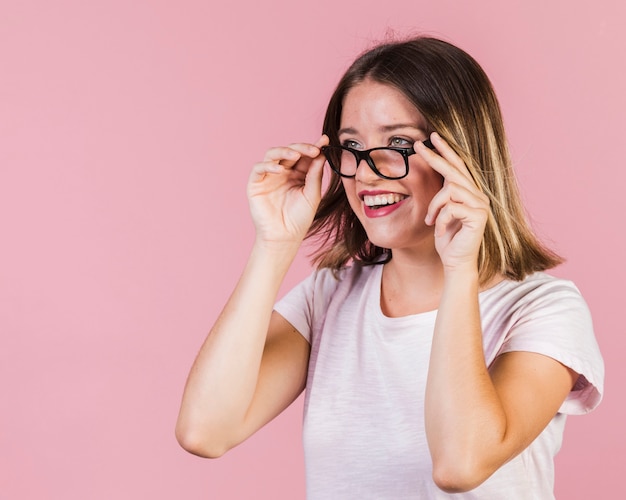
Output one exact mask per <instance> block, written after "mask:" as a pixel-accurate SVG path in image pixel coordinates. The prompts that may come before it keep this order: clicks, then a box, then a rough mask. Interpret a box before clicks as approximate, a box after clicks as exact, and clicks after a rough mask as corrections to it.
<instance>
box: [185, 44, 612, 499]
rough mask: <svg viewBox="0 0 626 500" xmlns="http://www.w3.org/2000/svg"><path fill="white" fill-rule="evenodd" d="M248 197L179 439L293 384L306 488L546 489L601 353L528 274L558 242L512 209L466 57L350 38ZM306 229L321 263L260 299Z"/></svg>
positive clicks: (591, 403)
mask: <svg viewBox="0 0 626 500" xmlns="http://www.w3.org/2000/svg"><path fill="white" fill-rule="evenodd" d="M326 161H328V163H329V164H330V166H331V168H332V169H333V171H334V175H333V177H332V180H331V181H330V185H329V187H328V189H327V191H326V192H325V194H324V196H323V197H321V182H322V170H323V167H324V164H325V162H326ZM248 197H249V200H250V208H251V213H252V217H253V220H254V223H255V227H256V240H255V244H254V247H253V250H252V252H251V255H250V258H249V261H248V263H247V266H246V268H245V270H244V272H243V275H242V277H241V279H240V281H239V283H238V284H237V286H236V288H235V290H234V292H233V294H232V296H231V298H230V299H229V301H228V303H227V304H226V306H225V308H224V310H223V312H222V314H221V316H220V317H219V319H218V320H217V322H216V324H215V326H214V327H213V329H212V331H211V333H210V334H209V336H208V337H207V339H206V341H205V343H204V345H203V347H202V349H201V350H200V353H199V355H198V357H197V359H196V361H195V363H194V365H193V368H192V370H191V373H190V375H189V379H188V382H187V386H186V388H185V393H184V397H183V402H182V407H181V412H180V417H179V421H178V424H177V436H178V439H179V441H180V443H181V444H182V446H183V447H184V448H185V449H187V450H189V451H190V452H192V453H195V454H197V455H201V456H207V457H216V456H220V455H221V454H223V453H224V452H225V451H227V450H228V449H230V448H232V447H233V446H235V445H237V444H238V443H240V442H242V441H243V440H245V439H246V438H247V437H248V436H250V435H251V434H252V433H254V432H255V431H256V430H258V429H259V428H260V427H262V426H263V425H264V424H265V423H267V422H268V421H270V420H271V419H272V418H273V417H275V416H276V415H277V414H278V413H280V412H281V411H282V410H283V409H285V408H286V407H287V406H288V405H289V404H290V403H291V402H292V401H293V400H294V399H295V398H296V397H297V396H298V395H299V394H300V393H301V392H302V391H303V390H304V389H305V388H306V389H307V391H306V399H305V420H304V445H305V454H306V467H307V493H308V496H309V498H319V499H329V498H340V499H344V498H355V499H357V498H358V499H364V498H376V499H379V498H389V499H403V498H446V497H447V496H448V495H447V494H451V493H460V492H465V493H462V494H460V495H455V498H457V497H458V498H481V499H483V498H503V495H504V496H505V497H506V498H507V499H517V498H542V499H543V498H552V497H553V477H554V472H553V471H554V466H553V457H554V455H555V454H556V452H557V451H558V449H559V446H560V442H561V437H562V433H563V426H564V421H565V415H566V414H575V413H584V412H587V411H590V410H591V409H593V408H594V407H595V406H597V404H598V403H599V401H600V398H601V391H602V383H603V365H602V359H601V357H600V354H599V351H598V348H597V344H596V342H595V339H594V336H593V331H592V325H591V319H590V316H589V312H588V309H587V307H586V305H585V303H584V301H583V299H582V297H581V296H580V294H579V292H578V291H577V289H576V288H575V287H574V285H573V284H571V283H570V282H567V281H564V280H559V279H555V278H552V277H550V276H548V275H547V274H544V273H543V271H544V270H546V269H549V268H551V267H553V266H555V265H557V264H559V263H560V258H559V257H558V256H557V255H555V254H554V253H553V252H551V251H550V250H548V249H546V248H545V247H544V246H543V245H541V243H539V241H538V240H537V238H536V237H535V236H534V235H533V233H532V231H531V229H530V227H529V225H528V224H527V222H526V220H525V218H524V213H523V208H522V206H521V203H520V198H519V194H518V192H517V188H516V185H515V182H514V178H513V175H512V171H511V160H510V158H509V154H508V151H507V146H506V140H505V134H504V129H503V124H502V118H501V114H500V110H499V106H498V103H497V100H496V97H495V94H494V92H493V89H492V87H491V84H490V83H489V80H488V79H487V77H486V75H485V74H484V72H483V71H482V69H481V68H480V67H479V66H478V64H477V63H476V62H475V61H474V60H473V59H472V58H471V57H470V56H469V55H467V54H466V53H465V52H463V51H461V50H460V49H458V48H456V47H454V46H452V45H450V44H448V43H446V42H443V41H440V40H437V39H432V38H417V39H412V40H408V41H405V42H399V43H390V44H384V45H381V46H379V47H376V48H374V49H373V50H371V51H369V52H366V53H365V54H363V55H362V56H360V57H359V58H358V59H357V60H356V61H355V62H354V63H353V65H352V66H351V67H350V68H349V69H348V71H347V73H346V74H345V75H344V77H343V78H342V80H341V81H340V82H339V85H338V87H337V89H336V91H335V93H334V95H333V96H332V98H331V101H330V104H329V106H328V110H327V114H326V119H325V123H324V130H323V135H322V137H321V138H320V139H319V140H318V141H317V142H316V143H315V144H305V143H301V144H292V145H290V146H287V147H278V148H272V149H270V150H269V151H268V152H267V153H266V155H265V158H264V160H263V161H262V162H260V163H258V164H257V165H255V166H254V168H253V171H252V174H251V176H250V180H249V184H248ZM307 235H308V236H309V237H315V238H318V239H319V240H320V249H319V251H318V253H317V254H316V262H317V264H318V269H317V271H316V272H314V273H313V274H312V275H311V276H310V277H309V278H308V279H307V280H305V281H304V282H303V283H301V284H300V285H299V286H297V287H296V288H295V289H294V290H292V291H291V292H290V293H289V294H288V295H287V296H286V297H285V298H283V299H282V300H281V301H280V302H278V303H277V304H274V302H275V300H276V295H277V293H278V289H279V286H280V284H281V282H282V280H283V278H284V276H285V273H286V272H287V270H288V268H289V265H290V263H291V262H292V260H293V258H294V256H295V255H296V252H297V251H298V248H299V246H300V244H301V242H302V241H303V239H304V238H305V237H306V236H307ZM446 492H447V493H446Z"/></svg>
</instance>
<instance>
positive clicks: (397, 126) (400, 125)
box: [337, 123, 421, 135]
mask: <svg viewBox="0 0 626 500" xmlns="http://www.w3.org/2000/svg"><path fill="white" fill-rule="evenodd" d="M403 128H412V129H414V130H421V129H420V128H419V127H418V126H417V125H415V124H413V123H396V124H393V125H383V126H382V127H379V128H378V130H379V131H381V132H393V131H394V130H398V129H403ZM357 133H358V132H357V130H356V129H355V128H352V127H345V128H341V129H339V131H338V132H337V135H341V134H352V135H354V134H357Z"/></svg>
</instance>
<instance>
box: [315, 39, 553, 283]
mask: <svg viewBox="0 0 626 500" xmlns="http://www.w3.org/2000/svg"><path fill="white" fill-rule="evenodd" d="M365 79H371V80H373V81H376V82H379V83H383V84H386V85H390V86H393V87H395V88H397V89H398V90H400V91H401V92H402V93H403V94H404V95H405V96H406V97H407V98H408V99H409V100H410V101H411V102H412V103H413V104H414V105H415V107H416V108H417V109H418V110H419V111H420V113H421V114H422V115H423V116H424V118H425V119H426V121H427V122H428V124H429V127H430V129H431V131H437V132H438V133H439V134H440V135H441V136H442V137H443V138H444V139H445V140H446V141H447V142H448V144H450V146H451V147H452V148H453V149H454V150H455V151H456V153H457V154H458V155H459V156H460V157H461V158H462V159H463V161H464V162H465V164H466V165H467V168H468V170H469V172H470V174H471V175H472V177H473V179H474V181H475V182H476V185H477V186H478V188H479V189H480V190H481V191H482V192H483V193H485V194H486V195H487V196H488V197H489V200H490V202H491V213H490V215H489V219H488V221H487V225H486V228H485V234H484V236H483V241H482V244H481V247H480V253H479V257H478V270H479V275H480V282H481V283H486V282H487V281H489V279H490V278H492V277H493V276H494V275H496V274H501V275H504V276H506V277H507V278H510V279H513V280H522V279H523V278H524V277H525V276H527V275H528V274H531V273H533V272H536V271H543V270H545V269H549V268H551V267H554V266H556V265H558V264H560V263H561V262H562V259H561V258H560V257H559V256H558V255H557V254H555V253H554V252H553V251H551V250H549V249H548V248H546V247H545V246H544V245H543V244H542V243H541V242H540V241H539V240H538V238H537V237H536V236H535V234H534V232H533V230H532V229H531V227H530V224H529V223H528V220H527V218H526V214H525V211H524V208H523V205H522V202H521V198H520V195H519V190H518V187H517V183H516V180H515V176H514V174H513V170H512V165H511V158H510V155H509V151H508V146H507V141H506V136H505V132H504V124H503V120H502V114H501V112H500V106H499V104H498V100H497V98H496V95H495V92H494V90H493V87H492V85H491V82H490V81H489V79H488V77H487V75H486V74H485V72H484V71H483V70H482V68H481V67H480V66H479V64H478V63H477V62H476V61H475V60H474V59H473V58H472V57H471V56H470V55H469V54H467V53H466V52H464V51H462V50H461V49H459V48H458V47H455V46H454V45H452V44H450V43H447V42H444V41H442V40H438V39H435V38H429V37H419V38H413V39H410V40H406V41H401V42H393V43H385V44H382V45H379V46H377V47H375V48H374V49H372V50H369V51H367V52H365V53H364V54H362V55H361V56H359V57H358V58H357V59H356V61H355V62H354V63H353V64H352V66H350V68H349V69H348V70H347V72H346V73H345V74H344V76H343V77H342V79H341V80H340V81H339V84H338V85H337V88H336V89H335V92H334V93H333V95H332V97H331V99H330V102H329V105H328V108H327V111H326V117H325V119H324V126H323V133H324V134H326V135H328V137H329V138H330V143H331V144H335V145H338V144H339V142H338V136H337V133H338V130H339V126H340V122H341V112H342V106H343V100H344V98H345V96H346V94H347V93H348V91H349V90H350V89H351V88H352V87H354V86H355V85H358V84H359V83H361V82H363V81H364V80H365ZM307 237H308V238H313V239H316V240H317V241H318V244H319V247H318V249H317V251H316V252H315V253H314V255H313V260H314V262H315V263H316V264H317V266H318V267H319V268H322V267H328V268H332V269H339V268H341V267H343V266H345V265H346V264H347V263H348V262H349V261H355V262H361V263H363V264H377V263H381V262H387V261H389V259H391V257H392V255H391V251H390V250H388V249H384V248H380V247H377V246H376V245H374V244H372V243H371V242H370V241H369V240H368V238H367V234H366V233H365V230H364V229H363V226H362V225H361V223H360V222H359V220H358V219H357V217H356V215H355V214H354V213H353V212H352V209H351V208H350V205H349V204H348V201H347V198H346V196H345V192H344V190H343V185H342V183H341V180H340V178H339V176H336V175H334V176H333V178H332V179H331V181H330V184H329V186H328V188H327V190H326V192H325V194H324V196H323V197H322V201H321V203H320V205H319V207H318V210H317V213H316V216H315V219H314V221H313V224H312V226H311V228H310V230H309V234H308V235H307Z"/></svg>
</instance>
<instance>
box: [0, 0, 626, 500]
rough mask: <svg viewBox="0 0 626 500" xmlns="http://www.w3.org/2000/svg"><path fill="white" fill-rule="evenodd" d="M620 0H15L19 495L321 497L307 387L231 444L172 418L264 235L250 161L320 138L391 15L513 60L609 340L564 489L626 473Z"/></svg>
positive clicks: (3, 424)
mask: <svg viewBox="0 0 626 500" xmlns="http://www.w3.org/2000/svg"><path fill="white" fill-rule="evenodd" d="M218 4H219V5H218ZM623 5H624V3H623V2H621V1H620V0H596V1H594V2H592V3H591V4H590V3H589V2H580V1H578V2H570V1H564V0H554V1H545V0H525V1H508V2H502V1H500V0H497V1H496V0H483V1H480V2H461V1H455V0H438V1H436V2H432V1H429V2H426V1H421V0H403V1H397V2H384V1H380V0H378V1H375V2H374V1H371V0H359V1H356V0H354V1H344V2H341V1H337V0H320V1H318V2H310V3H308V4H305V3H304V2H296V1H293V0H291V1H287V0H266V1H264V2H252V1H248V2H245V3H244V2H241V3H240V2H237V1H236V0H235V1H230V2H219V3H218V2H206V1H204V2H203V1H199V0H198V1H194V0H179V1H177V2H173V1H169V2H168V1H165V0H160V1H156V0H155V1H148V0H134V1H128V0H125V1H121V0H106V1H105V0H92V1H89V2H85V1H82V0H74V1H72V0H57V1H55V2H49V1H44V0H40V1H36V0H15V1H11V0H2V1H1V4H0V106H1V108H0V235H1V238H2V239H1V243H0V398H1V409H0V498H2V499H11V500H12V499H35V498H36V499H64V500H70V499H81V500H82V499H107V500H108V499H173V498H185V499H206V498H215V499H239V498H262V499H298V498H303V496H304V494H303V492H304V474H303V460H302V450H301V443H300V436H299V432H300V418H301V417H300V411H301V401H300V400H299V401H298V402H297V403H296V404H295V405H294V407H292V408H290V409H289V410H288V411H287V412H286V413H285V414H283V415H281V416H280V417H279V418H278V419H277V420H276V421H274V422H273V423H271V424H270V425H268V426H267V427H266V428H265V429H263V430H262V431H261V432H260V433H259V434H258V435H256V436H254V437H253V438H252V439H250V440H249V441H248V442H246V443H244V444H243V445H241V446H240V447H238V448H237V449H235V450H233V451H232V452H230V454H228V455H227V456H225V457H224V458H222V459H220V460H218V461H206V460H201V459H199V458H196V457H193V456H191V455H188V454H186V453H185V452H183V451H182V450H181V449H180V448H179V447H178V445H177V443H176V441H175V439H174V433H173V429H174V422H175V419H176V414H177V411H178V405H179V400H180V396H181V391H182V387H183V384H184V381H185V377H186V374H187V370H188V369H189V366H190V364H191V361H192V359H193V357H194V355H195V352H196V351H197V349H198V347H199V345H200V343H201V341H202V340H203V338H204V336H205V334H206V331H207V330H208V328H209V327H210V325H211V323H212V321H213V320H214V318H215V316H216V314H217V313H218V311H219V309H220V307H221V305H222V304H223V302H224V301H225V299H226V297H227V294H228V293H229V291H230V289H231V287H232V286H233V284H234V282H235V280H236V278H237V276H238V274H239V272H240V270H241V268H242V265H243V263H244V259H245V258H246V254H247V251H248V249H249V247H250V243H251V240H252V236H253V233H252V225H251V223H250V221H249V217H248V212H247V203H246V199H245V182H246V178H247V175H248V171H249V169H250V167H251V165H252V164H253V162H255V161H256V160H258V159H260V158H261V157H262V155H263V153H264V151H265V149H266V148H267V147H269V146H274V145H278V144H284V143H288V142H291V141H296V140H299V141H302V140H304V141H313V140H315V139H317V137H318V134H319V130H320V127H321V119H322V116H323V112H324V109H325V105H326V101H327V99H328V97H329V95H330V93H331V91H332V88H333V86H334V84H335V83H336V81H337V79H338V78H339V76H340V74H341V72H342V71H343V70H344V69H345V68H346V66H347V64H348V63H349V62H350V61H351V60H352V59H353V58H354V56H355V55H356V54H357V53H358V52H360V51H361V50H362V49H364V48H366V47H367V46H368V45H369V44H370V41H371V40H376V39H381V38H383V37H384V36H385V33H386V31H387V29H388V27H392V28H393V29H394V30H395V31H396V32H398V33H400V34H406V33H412V32H414V33H417V32H425V33H430V34H434V35H438V36H442V37H444V38H446V39H448V40H450V41H452V42H454V43H456V44H458V45H460V46H461V47H463V48H465V49H466V50H467V51H469V52H470V53H471V54H473V55H474V56H475V57H476V58H477V59H478V61H479V62H480V63H481V64H482V65H483V66H484V68H485V69H486V70H487V72H488V73H489V75H490V76H491V78H492V80H493V83H494V85H495V87H496V90H497V92H498V94H499V96H500V99H501V103H502V107H503V110H504V114H505V118H506V123H507V126H508V131H509V135H510V140H511V144H512V150H513V154H514V157H515V160H516V167H517V171H518V176H519V179H520V182H521V185H522V188H523V192H524V197H525V200H526V202H527V207H528V209H529V212H530V213H531V214H532V216H533V220H534V222H535V225H536V227H537V229H538V231H539V233H540V234H541V235H543V236H544V237H545V238H546V239H547V240H548V241H549V242H550V243H551V244H552V245H553V246H554V247H555V248H556V249H557V250H558V251H560V252H562V253H563V254H564V255H565V256H566V257H567V258H568V259H569V260H568V263H567V264H565V265H564V266H562V267H561V268H559V269H558V270H556V271H555V274H557V275H559V276H567V277H570V278H571V279H573V280H574V281H575V282H576V283H577V284H578V285H579V288H580V289H581V290H582V292H583V294H584V295H585V297H586V298H587V301H588V303H589V305H590V307H591V310H592V312H593V314H594V318H595V327H596V332H597V337H598V340H599V343H600V346H601V348H602V350H603V353H604V356H605V360H606V364H607V383H606V397H605V400H604V402H603V404H602V406H601V407H600V408H599V409H598V410H597V411H596V412H594V413H592V414H591V415H589V416H586V417H573V418H571V419H570V421H569V424H568V428H567V430H566V439H565V444H564V447H563V449H562V452H561V454H560V455H559V457H558V476H557V493H558V496H559V497H560V498H565V499H587V498H614V492H616V491H621V489H622V486H623V457H624V455H626V433H625V432H624V431H623V423H624V421H626V403H625V402H624V400H623V396H620V393H622V395H623V390H624V389H623V384H624V380H625V375H626V373H625V372H626V368H625V363H623V361H622V358H623V354H622V353H623V351H624V348H625V346H626V340H624V339H625V335H624V329H623V326H622V324H623V322H622V321H621V319H622V315H623V312H624V296H625V294H624V291H623V283H624V282H625V281H626V266H625V264H624V258H625V256H626V248H625V247H626V244H625V236H624V229H625V223H624V213H625V209H626V206H625V203H624V189H625V186H626V176H625V174H624V170H625V165H624V150H623V145H624V132H625V130H624V116H626V102H625V97H624V95H625V89H626V78H625V74H626V73H625V71H624V59H623V57H624V56H623V53H624V49H625V48H626V31H625V30H624V23H625V21H626V15H625V14H626V13H625V8H624V7H623ZM308 270H309V267H308V264H307V261H306V259H305V258H304V257H303V258H302V259H301V260H300V261H298V263H297V265H296V266H294V268H293V269H292V273H291V274H290V276H289V280H288V283H287V284H286V286H285V289H286V288H287V287H288V286H290V285H292V284H294V283H295V282H296V281H298V280H299V279H300V278H302V277H304V276H305V275H306V274H307V273H308ZM330 457H332V450H329V458H330Z"/></svg>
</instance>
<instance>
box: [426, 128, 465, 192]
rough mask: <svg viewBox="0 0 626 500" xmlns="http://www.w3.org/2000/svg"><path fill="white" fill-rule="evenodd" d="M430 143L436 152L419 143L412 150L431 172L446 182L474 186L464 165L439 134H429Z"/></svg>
mask: <svg viewBox="0 0 626 500" xmlns="http://www.w3.org/2000/svg"><path fill="white" fill-rule="evenodd" d="M431 142H432V143H433V145H434V146H435V148H436V149H437V152H435V151H433V150H432V149H430V148H428V147H427V146H425V145H424V144H423V143H422V142H421V141H418V142H416V143H415V146H414V149H415V151H416V152H417V153H419V155H420V156H421V157H422V158H423V159H424V160H425V161H426V163H428V165H429V166H430V167H432V168H433V170H435V171H437V172H439V173H440V174H441V175H442V176H443V177H444V179H445V180H446V181H448V182H457V183H459V184H463V185H466V186H467V187H468V188H469V187H470V186H474V187H475V186H476V184H475V182H474V180H473V179H472V176H471V175H470V173H469V170H468V169H467V167H466V166H465V163H464V162H463V160H462V159H461V157H460V156H458V155H457V154H456V153H455V152H454V150H453V149H452V148H451V147H450V146H449V145H448V143H447V142H446V141H444V140H443V139H442V138H441V136H440V135H439V134H437V133H436V132H433V133H432V134H431Z"/></svg>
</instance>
